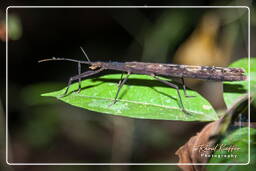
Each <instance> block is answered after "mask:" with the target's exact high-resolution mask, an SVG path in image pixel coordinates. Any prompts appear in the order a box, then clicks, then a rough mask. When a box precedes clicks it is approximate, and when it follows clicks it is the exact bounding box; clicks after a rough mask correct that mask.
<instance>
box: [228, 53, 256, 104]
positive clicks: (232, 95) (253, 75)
mask: <svg viewBox="0 0 256 171" xmlns="http://www.w3.org/2000/svg"><path fill="white" fill-rule="evenodd" d="M250 61H251V63H250V65H251V67H250V71H249V68H248V65H249V59H248V58H242V59H240V60H238V61H236V62H234V63H232V64H231V65H230V67H241V66H242V68H244V69H245V72H246V75H247V76H248V78H247V80H245V81H240V82H224V99H225V102H226V104H227V105H228V107H231V106H232V105H233V103H234V100H236V99H239V98H240V97H241V96H243V95H244V94H245V93H246V92H248V84H249V81H250V85H251V88H250V89H251V90H253V87H255V84H256V68H255V67H254V66H253V64H255V63H256V58H251V59H250ZM249 73H250V77H249ZM252 92H254V91H252Z"/></svg>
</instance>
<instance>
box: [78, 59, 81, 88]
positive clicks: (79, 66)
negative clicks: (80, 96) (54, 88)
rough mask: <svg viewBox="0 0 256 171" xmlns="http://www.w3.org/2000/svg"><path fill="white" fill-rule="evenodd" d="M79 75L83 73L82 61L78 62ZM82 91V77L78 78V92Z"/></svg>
mask: <svg viewBox="0 0 256 171" xmlns="http://www.w3.org/2000/svg"><path fill="white" fill-rule="evenodd" d="M78 75H81V63H80V62H78ZM80 91H81V78H79V79H78V91H77V92H78V93H79V92H80Z"/></svg>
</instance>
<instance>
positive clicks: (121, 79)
mask: <svg viewBox="0 0 256 171" xmlns="http://www.w3.org/2000/svg"><path fill="white" fill-rule="evenodd" d="M123 75H124V73H122V74H121V78H120V81H119V82H118V84H117V85H118V87H119V86H120V84H121V82H122V81H123Z"/></svg>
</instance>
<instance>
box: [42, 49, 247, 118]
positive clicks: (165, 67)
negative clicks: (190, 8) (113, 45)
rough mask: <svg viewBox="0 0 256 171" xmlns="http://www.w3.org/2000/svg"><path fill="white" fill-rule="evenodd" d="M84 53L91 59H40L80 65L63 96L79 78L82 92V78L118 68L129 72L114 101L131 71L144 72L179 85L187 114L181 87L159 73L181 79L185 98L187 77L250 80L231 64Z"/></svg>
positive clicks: (121, 83) (163, 81) (122, 80)
mask: <svg viewBox="0 0 256 171" xmlns="http://www.w3.org/2000/svg"><path fill="white" fill-rule="evenodd" d="M80 48H81V50H82V52H83V54H84V55H85V57H86V59H87V61H82V60H75V59H68V58H55V57H53V58H50V59H43V60H40V61H38V62H39V63H40V62H45V61H71V62H75V63H77V64H78V74H77V75H75V76H72V77H71V78H70V79H69V81H68V86H67V88H66V90H65V93H64V94H63V96H65V95H67V93H68V90H69V87H70V85H71V84H72V82H73V81H78V93H79V92H80V90H81V79H83V78H86V77H89V76H92V75H95V74H97V73H100V72H102V71H103V70H116V71H121V72H126V73H127V75H126V77H125V78H123V73H122V74H121V79H120V81H119V83H118V89H117V93H116V95H115V98H114V102H113V104H115V103H116V102H117V98H118V94H119V92H120V90H121V88H122V87H123V85H124V84H125V83H126V82H127V80H128V77H129V76H130V75H131V74H143V75H149V76H151V77H153V78H154V79H156V80H158V81H160V82H162V83H163V84H166V85H167V86H170V87H172V88H175V89H176V90H177V94H178V97H179V102H180V106H181V110H182V111H183V112H185V113H188V112H187V111H186V110H185V108H184V105H183V102H182V99H181V95H180V91H179V87H178V86H177V85H176V84H173V83H171V82H169V81H167V80H163V79H161V78H159V77H158V76H164V77H172V78H180V79H181V82H182V85H183V91H184V95H185V97H193V96H188V95H187V93H186V86H185V82H184V78H194V79H201V80H213V81H242V80H246V76H245V75H244V70H243V69H242V68H227V67H214V66H193V65H178V64H161V63H144V62H91V60H90V59H89V57H88V56H87V54H86V53H85V51H84V50H83V48H82V47H80ZM81 64H88V65H90V66H89V68H90V69H91V70H89V71H85V72H81Z"/></svg>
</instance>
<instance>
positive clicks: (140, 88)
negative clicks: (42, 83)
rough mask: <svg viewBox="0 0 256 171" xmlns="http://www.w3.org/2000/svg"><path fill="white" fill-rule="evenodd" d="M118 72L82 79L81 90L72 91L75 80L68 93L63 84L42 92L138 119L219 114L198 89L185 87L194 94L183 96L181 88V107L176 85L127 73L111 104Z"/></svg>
mask: <svg viewBox="0 0 256 171" xmlns="http://www.w3.org/2000/svg"><path fill="white" fill-rule="evenodd" d="M120 77H121V75H120V74H112V75H105V76H101V77H98V78H94V79H86V80H84V81H82V90H81V91H80V93H77V92H74V91H76V90H77V88H78V84H77V83H75V84H72V85H71V86H70V90H69V93H68V95H66V96H64V97H61V96H62V95H63V94H64V91H65V89H66V88H64V89H62V90H60V91H55V92H51V93H46V94H43V96H52V97H56V98H58V99H59V100H62V101H64V102H66V103H68V104H71V105H74V106H77V107H81V108H84V109H88V110H92V111H96V112H101V113H105V114H112V115H118V116H126V117H131V118H141V119H160V120H182V121H212V120H217V119H218V116H217V114H216V113H215V111H214V110H213V108H212V106H211V105H210V104H209V102H208V101H207V100H205V99H204V98H203V97H202V96H200V95H199V94H198V93H196V92H194V91H191V90H188V91H187V93H188V95H190V96H196V97H193V98H186V97H185V96H184V95H183V94H184V93H183V92H182V91H181V96H182V101H183V104H184V107H185V108H186V110H187V111H189V114H187V113H184V112H183V111H182V110H181V107H180V102H179V100H178V95H177V91H176V89H173V88H170V87H168V86H166V85H164V84H162V83H161V82H159V81H157V80H155V79H154V78H152V77H150V76H146V75H135V74H132V75H130V77H129V79H128V82H127V83H126V85H124V86H123V88H122V89H121V91H120V94H119V97H118V101H117V102H116V103H115V104H113V100H114V97H115V95H116V92H117V83H118V82H119V80H120Z"/></svg>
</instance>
